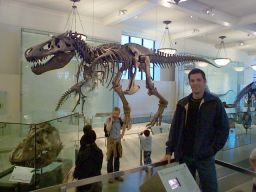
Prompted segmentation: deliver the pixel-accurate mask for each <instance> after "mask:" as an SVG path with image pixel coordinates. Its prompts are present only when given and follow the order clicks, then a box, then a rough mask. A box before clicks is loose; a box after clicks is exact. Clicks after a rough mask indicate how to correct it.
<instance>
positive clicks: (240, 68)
mask: <svg viewBox="0 0 256 192" xmlns="http://www.w3.org/2000/svg"><path fill="white" fill-rule="evenodd" d="M234 70H235V71H237V72H242V71H244V67H242V66H237V67H234Z"/></svg>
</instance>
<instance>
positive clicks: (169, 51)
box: [158, 20, 177, 55]
mask: <svg viewBox="0 0 256 192" xmlns="http://www.w3.org/2000/svg"><path fill="white" fill-rule="evenodd" d="M163 23H164V24H165V25H166V26H165V30H164V33H163V37H162V39H161V42H160V47H162V48H160V49H158V51H159V52H160V53H164V54H171V55H173V54H175V53H176V52H177V50H176V49H173V48H171V47H172V42H171V37H170V32H169V27H168V25H169V24H170V23H171V21H170V20H166V21H163ZM166 36H167V41H168V44H169V46H168V47H163V46H164V45H165V38H166Z"/></svg>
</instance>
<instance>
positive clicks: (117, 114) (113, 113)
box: [112, 111, 120, 119]
mask: <svg viewBox="0 0 256 192" xmlns="http://www.w3.org/2000/svg"><path fill="white" fill-rule="evenodd" d="M119 115H120V112H119V111H112V117H113V119H117V118H119Z"/></svg>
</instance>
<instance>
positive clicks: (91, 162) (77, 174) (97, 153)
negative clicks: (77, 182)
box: [74, 130, 103, 192]
mask: <svg viewBox="0 0 256 192" xmlns="http://www.w3.org/2000/svg"><path fill="white" fill-rule="evenodd" d="M95 141H96V134H95V132H94V131H93V130H87V132H86V133H85V134H84V135H83V137H82V138H81V141H80V143H81V147H80V149H79V152H78V155H77V160H76V167H75V171H74V178H76V179H85V178H89V177H94V176H98V175H101V168H102V162H103V153H102V150H101V149H100V148H99V147H98V146H97V145H96V143H95ZM77 191H78V192H101V191H102V183H101V182H98V183H93V184H89V185H85V186H81V187H78V188H77Z"/></svg>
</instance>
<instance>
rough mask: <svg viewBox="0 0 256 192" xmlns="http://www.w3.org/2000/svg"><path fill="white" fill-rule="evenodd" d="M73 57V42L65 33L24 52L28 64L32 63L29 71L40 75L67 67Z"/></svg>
mask: <svg viewBox="0 0 256 192" xmlns="http://www.w3.org/2000/svg"><path fill="white" fill-rule="evenodd" d="M74 55H75V48H74V46H73V40H72V39H71V38H70V37H69V33H68V32H66V33H64V34H61V35H59V36H56V37H53V38H52V39H50V40H48V41H46V42H44V43H42V44H40V45H36V46H34V47H31V48H29V49H27V50H26V51H25V57H26V59H27V61H28V62H33V63H34V64H33V66H32V67H31V70H32V71H33V73H35V74H37V75H40V74H42V73H44V72H47V71H50V70H54V69H59V68H62V67H64V66H65V65H67V64H68V63H69V62H70V60H71V59H72V57H73V56H74Z"/></svg>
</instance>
